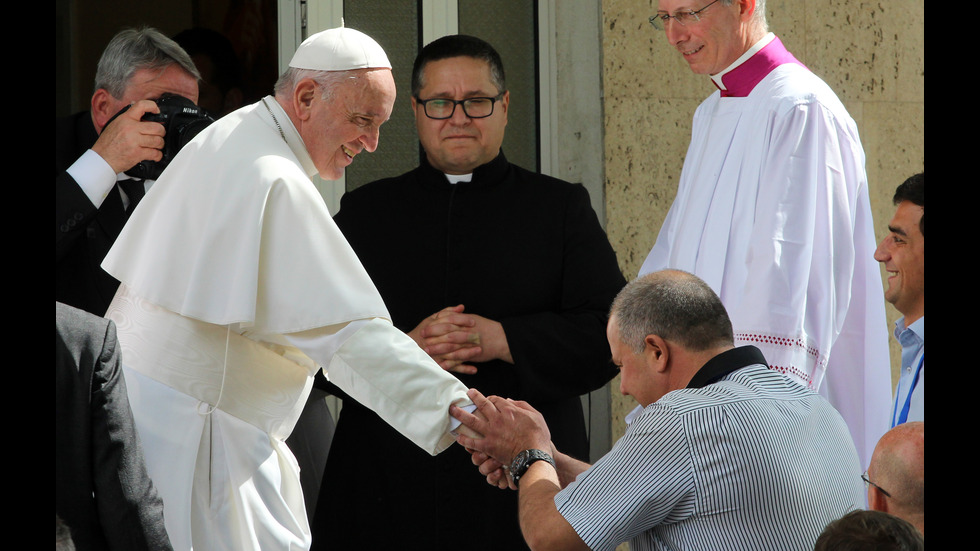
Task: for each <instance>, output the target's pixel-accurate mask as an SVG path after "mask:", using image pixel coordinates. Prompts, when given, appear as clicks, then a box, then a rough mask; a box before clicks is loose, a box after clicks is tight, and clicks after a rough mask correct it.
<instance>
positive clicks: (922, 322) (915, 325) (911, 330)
mask: <svg viewBox="0 0 980 551" xmlns="http://www.w3.org/2000/svg"><path fill="white" fill-rule="evenodd" d="M903 335H908V336H911V335H915V336H916V337H918V340H920V341H922V342H925V341H926V317H925V316H922V317H921V318H919V319H917V320H915V321H913V322H912V323H911V324H909V326H908V327H905V316H902V317H900V318H898V321H896V322H895V338H896V339H898V341H899V342H902V336H903Z"/></svg>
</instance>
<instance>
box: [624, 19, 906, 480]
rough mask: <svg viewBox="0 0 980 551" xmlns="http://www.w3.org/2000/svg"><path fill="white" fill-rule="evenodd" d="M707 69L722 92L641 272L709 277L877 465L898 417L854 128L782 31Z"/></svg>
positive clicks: (742, 329) (707, 109) (741, 340)
mask: <svg viewBox="0 0 980 551" xmlns="http://www.w3.org/2000/svg"><path fill="white" fill-rule="evenodd" d="M719 6H720V4H719ZM716 7H717V6H716ZM712 9H715V8H712ZM674 24H675V25H676V23H674ZM678 48H679V49H680V46H678ZM711 78H712V80H713V82H714V83H715V84H716V86H718V88H719V90H717V91H715V92H714V93H712V94H711V96H709V97H708V98H707V99H706V100H704V102H702V104H701V105H700V106H699V107H698V109H697V111H696V112H695V114H694V122H693V129H692V137H691V143H690V146H689V148H688V151H687V156H686V157H685V159H684V168H683V170H682V172H681V178H680V183H679V184H678V189H677V195H676V198H675V199H674V203H673V204H672V205H671V208H670V210H669V212H668V213H667V217H666V219H665V221H664V224H663V226H662V227H661V229H660V234H659V235H658V237H657V241H656V244H655V245H654V246H653V249H652V250H651V251H650V254H649V255H648V257H647V258H646V260H645V262H644V263H643V265H642V267H641V269H640V272H639V275H643V274H647V273H650V272H654V271H658V270H662V269H665V268H674V269H680V270H685V271H688V272H691V273H694V274H696V275H697V276H699V277H700V278H702V279H703V280H704V281H706V282H707V283H708V284H709V285H710V286H711V287H712V289H714V290H715V291H716V292H717V293H718V295H719V296H720V297H721V299H722V302H723V303H724V304H725V308H726V309H727V310H728V312H729V313H730V315H731V318H732V324H733V327H734V330H735V340H736V344H739V345H744V344H752V345H755V346H757V347H759V348H760V349H761V350H762V352H763V353H764V355H765V356H766V358H767V359H768V360H769V362H770V367H771V368H772V369H775V370H778V371H781V372H783V373H785V374H786V375H789V376H790V377H792V378H793V379H795V380H796V381H798V382H799V383H800V384H802V385H805V386H807V387H810V388H812V389H815V390H819V391H820V393H821V394H823V395H824V396H825V397H827V398H828V399H829V401H830V403H831V404H833V405H834V407H836V408H837V410H838V411H839V412H840V413H841V415H842V416H843V417H844V419H845V421H846V422H847V425H848V427H849V429H850V431H851V436H852V437H853V439H854V442H855V446H856V447H857V449H858V453H859V455H860V457H861V461H862V464H864V465H867V464H868V461H870V458H871V452H872V451H873V450H874V446H875V444H876V443H877V441H878V438H880V437H881V435H882V434H884V432H885V431H886V430H887V429H888V416H889V403H890V396H891V375H890V369H889V356H888V335H887V322H886V320H885V310H884V302H883V300H882V284H881V276H880V273H879V269H878V266H877V264H876V262H875V261H874V258H873V255H874V250H875V247H876V243H875V237H874V229H873V225H872V219H871V206H870V200H869V195H868V180H867V176H866V174H865V157H864V150H863V148H862V146H861V142H860V139H859V137H858V130H857V126H856V124H855V123H854V120H853V119H852V118H851V117H850V115H849V114H848V113H847V111H846V109H845V108H844V106H843V104H841V102H840V100H839V99H838V98H837V96H836V95H835V94H834V92H833V91H832V90H831V89H830V87H828V86H827V84H826V83H824V82H823V81H822V80H821V79H820V78H819V77H817V76H816V75H814V74H813V73H812V72H810V71H809V70H808V69H806V67H804V66H803V65H802V64H800V63H799V62H798V61H797V60H796V59H795V58H794V57H793V56H792V54H790V53H789V52H788V51H786V49H785V48H784V47H783V45H782V43H781V42H780V41H779V39H778V38H776V37H775V36H774V35H773V34H772V33H768V34H765V36H764V38H762V39H761V40H758V41H757V42H755V43H754V44H753V45H752V46H751V47H750V48H749V49H748V50H747V51H745V52H744V54H743V55H742V56H741V57H739V58H738V59H736V60H735V62H734V63H732V64H731V65H730V66H728V68H727V69H725V70H723V71H721V72H719V73H717V74H712V77H711Z"/></svg>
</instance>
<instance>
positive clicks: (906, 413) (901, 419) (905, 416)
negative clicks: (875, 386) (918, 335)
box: [892, 350, 926, 428]
mask: <svg viewBox="0 0 980 551" xmlns="http://www.w3.org/2000/svg"><path fill="white" fill-rule="evenodd" d="M925 361H926V353H925V351H924V350H923V351H922V357H921V358H919V365H918V366H917V367H916V368H915V375H914V376H913V377H912V384H910V385H909V393H908V395H907V396H906V397H905V405H904V406H902V412H901V413H900V414H899V416H898V422H897V423H895V422H893V423H892V428H895V426H896V425H901V424H902V423H904V422H906V421H908V419H909V405H910V404H911V403H912V391H913V390H915V385H916V384H917V383H918V382H919V372H920V371H922V363H923V362H925ZM895 409H898V400H896V401H895ZM894 419H895V416H894V415H892V420H893V421H894Z"/></svg>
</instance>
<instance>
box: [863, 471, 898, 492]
mask: <svg viewBox="0 0 980 551" xmlns="http://www.w3.org/2000/svg"><path fill="white" fill-rule="evenodd" d="M861 480H863V481H864V488H865V489H867V488H868V484H870V485H872V486H874V487H875V488H878V490H879V491H881V493H883V494H885V495H886V496H888V497H892V495H891V494H889V493H888V492H886V491H885V489H884V488H882V487H881V486H879V485H877V484H875V483H874V482H871V481H870V480H868V473H864V474H862V475H861Z"/></svg>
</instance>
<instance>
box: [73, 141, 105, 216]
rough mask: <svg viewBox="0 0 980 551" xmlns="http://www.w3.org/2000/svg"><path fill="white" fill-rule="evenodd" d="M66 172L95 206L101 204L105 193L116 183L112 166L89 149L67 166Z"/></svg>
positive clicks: (97, 206)
mask: <svg viewBox="0 0 980 551" xmlns="http://www.w3.org/2000/svg"><path fill="white" fill-rule="evenodd" d="M67 172H68V175H69V176H71V177H72V178H73V179H74V180H75V183H77V184H78V187H80V188H81V189H82V192H84V193H85V196H86V197H88V198H89V201H92V204H93V205H95V207H96V208H99V207H100V206H102V202H103V201H105V198H106V195H108V194H109V191H110V190H112V186H114V185H116V173H115V172H113V171H112V167H111V166H109V163H107V162H105V159H103V158H102V156H100V155H99V154H98V153H96V152H95V151H92V150H91V149H89V150H87V151H86V152H85V153H83V154H82V156H81V157H79V158H78V160H77V161H75V162H74V163H73V164H72V165H71V166H70V167H68V170H67Z"/></svg>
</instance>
